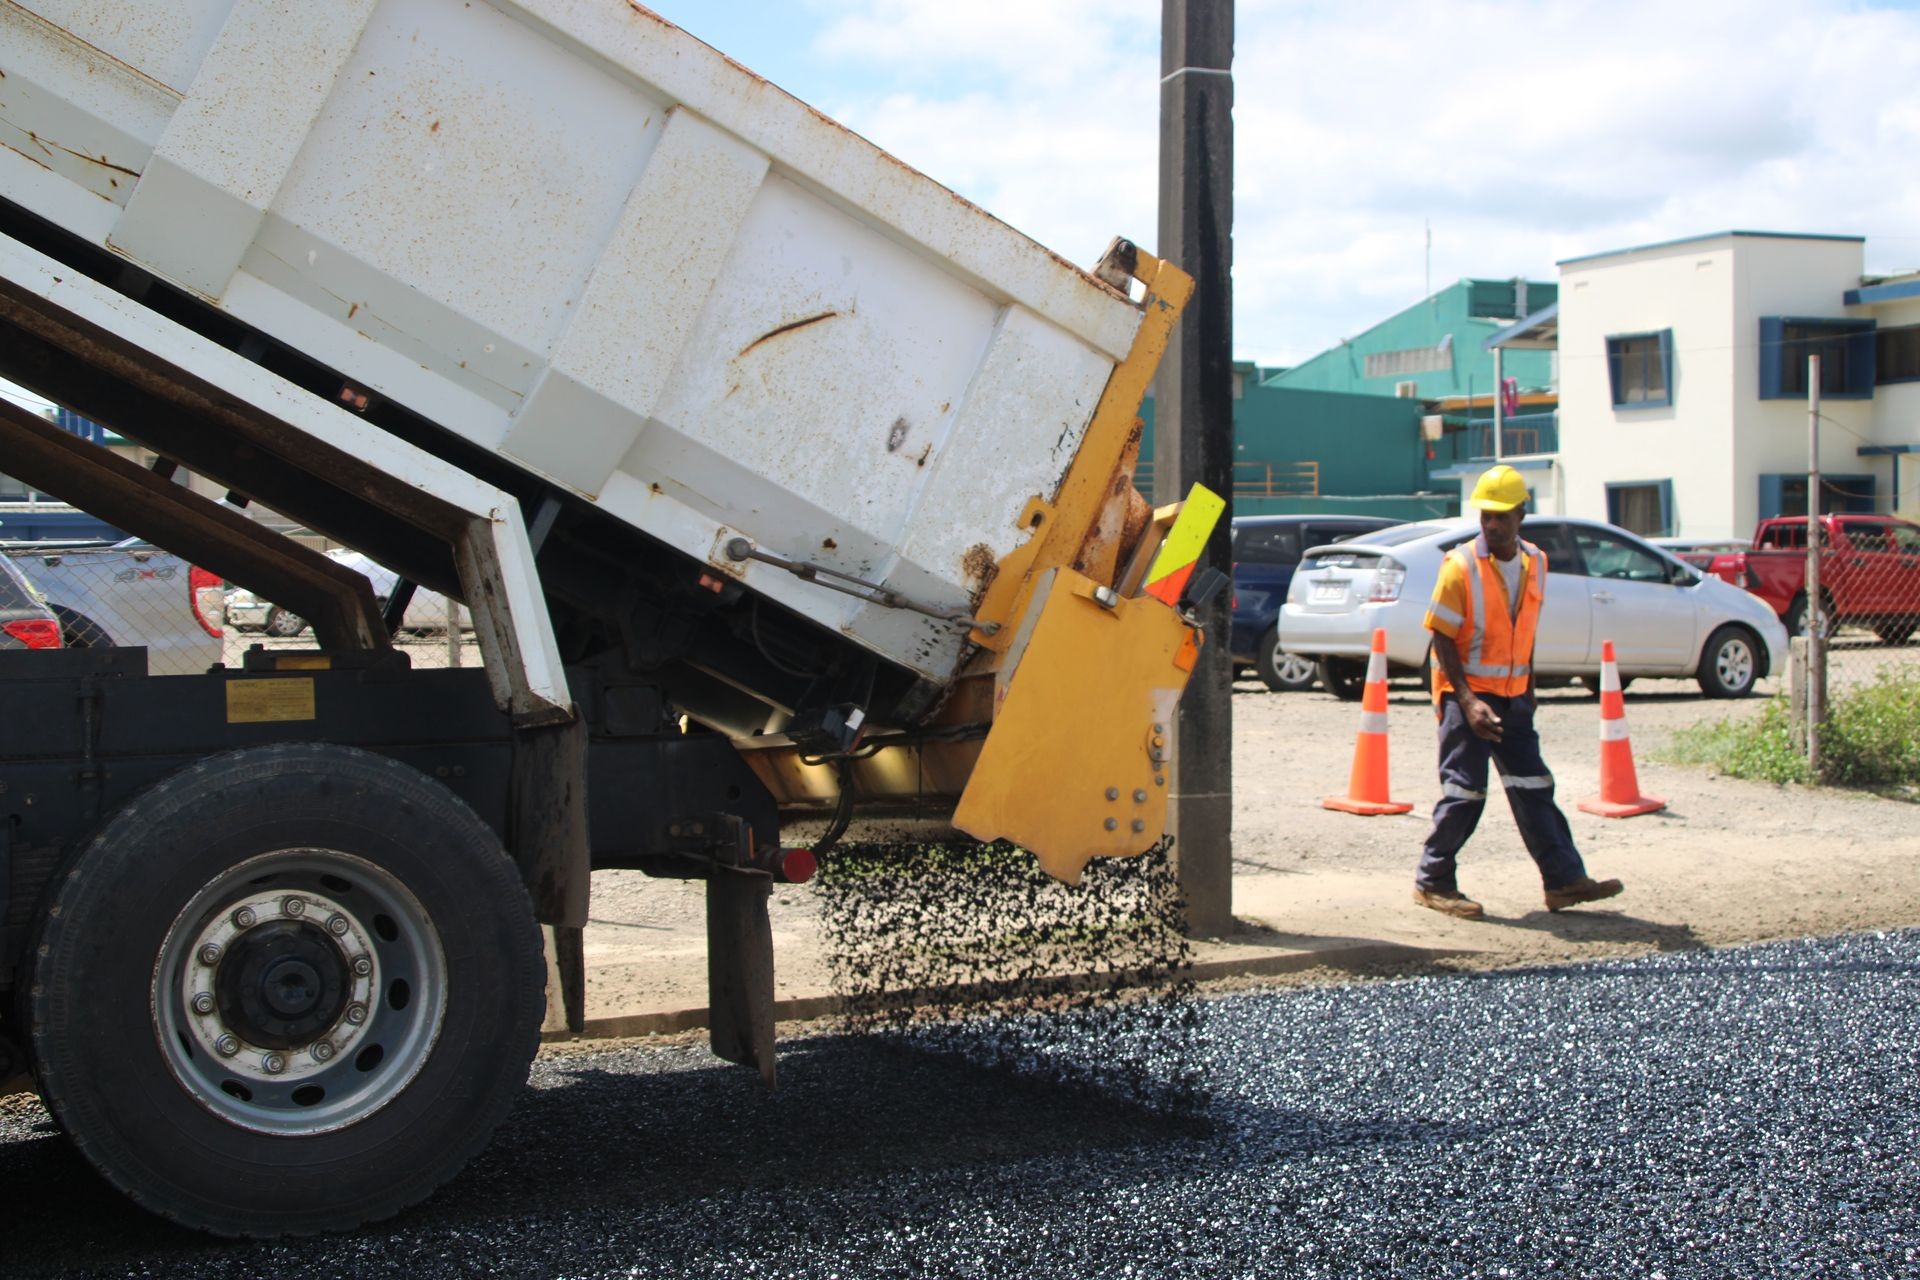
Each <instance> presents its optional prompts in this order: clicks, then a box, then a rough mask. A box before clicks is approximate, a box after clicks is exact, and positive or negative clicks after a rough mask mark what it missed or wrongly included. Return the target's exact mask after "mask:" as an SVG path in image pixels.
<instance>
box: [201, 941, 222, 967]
mask: <svg viewBox="0 0 1920 1280" xmlns="http://www.w3.org/2000/svg"><path fill="white" fill-rule="evenodd" d="M220 955H221V951H220V944H219V943H217V942H209V943H208V944H207V945H206V946H204V947H202V948H200V963H201V964H219V963H220Z"/></svg>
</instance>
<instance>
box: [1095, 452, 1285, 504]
mask: <svg viewBox="0 0 1920 1280" xmlns="http://www.w3.org/2000/svg"><path fill="white" fill-rule="evenodd" d="M1133 485H1134V488H1136V489H1138V490H1140V492H1141V493H1144V494H1147V495H1148V496H1152V494H1153V463H1151V462H1143V463H1141V464H1140V465H1139V466H1137V467H1136V468H1134V472H1133ZM1233 496H1234V497H1236V498H1317V497H1319V496H1320V463H1319V462H1318V461H1317V460H1315V461H1312V462H1236V463H1234V464H1233Z"/></svg>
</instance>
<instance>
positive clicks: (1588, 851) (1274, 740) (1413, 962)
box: [586, 647, 1920, 1029]
mask: <svg viewBox="0 0 1920 1280" xmlns="http://www.w3.org/2000/svg"><path fill="white" fill-rule="evenodd" d="M1915 660H1920V648H1915V647H1909V648H1907V649H1904V650H1879V651H1877V652H1876V654H1874V655H1871V656H1870V655H1868V654H1866V653H1864V652H1863V653H1861V654H1858V655H1855V659H1854V665H1853V668H1852V669H1853V671H1854V672H1855V673H1858V672H1859V671H1861V670H1863V669H1864V665H1866V664H1872V665H1886V664H1893V663H1900V664H1907V663H1911V662H1914V661H1915ZM1779 684H1780V682H1779V680H1778V679H1769V680H1766V681H1764V682H1762V685H1761V690H1762V693H1763V694H1771V693H1772V692H1774V691H1775V689H1777V688H1778V687H1779ZM1764 704H1765V698H1764V697H1754V698H1748V699H1744V700H1739V701H1731V702H1727V701H1714V700H1709V699H1707V698H1704V697H1702V696H1701V694H1700V691H1699V688H1698V686H1697V685H1695V684H1694V683H1693V682H1691V681H1680V680H1640V681H1636V682H1634V683H1633V685H1632V687H1631V688H1630V689H1629V690H1628V693H1627V717H1628V724H1629V728H1630V730H1631V733H1632V741H1633V744H1634V750H1635V756H1636V760H1637V761H1638V766H1639V775H1640V782H1641V789H1642V790H1643V791H1645V792H1648V793H1651V794H1653V795H1658V796H1661V797H1664V798H1665V799H1666V800H1667V801H1668V807H1667V809H1666V810H1664V811H1663V812H1661V813H1658V814H1653V815H1648V816H1643V817H1637V818H1632V819H1626V820H1609V819H1605V818H1599V817H1593V816H1590V815H1587V814H1584V813H1581V812H1579V811H1578V810H1577V809H1576V808H1575V807H1574V805H1575V801H1577V800H1578V799H1580V798H1582V797H1585V796H1591V795H1594V794H1596V793H1597V791H1598V790H1599V752H1598V730H1599V711H1598V705H1597V702H1596V701H1595V700H1594V699H1593V698H1592V697H1591V696H1589V695H1588V694H1587V693H1586V692H1585V691H1583V690H1581V689H1579V688H1567V689H1558V690H1546V691H1543V692H1542V694H1541V696H1540V714H1539V726H1540V731H1541V736H1542V739H1543V746H1544V750H1545V754H1546V757H1547V760H1548V762H1549V764H1550V765H1551V766H1552V767H1553V770H1554V772H1555V775H1556V776H1557V778H1558V780H1559V799H1560V802H1561V806H1562V808H1563V809H1565V810H1566V812H1567V816H1568V818H1569V820H1570V821H1571V823H1572V826H1573V832H1574V838H1575V840H1576V841H1577V843H1578V844H1579V846H1580V849H1581V851H1582V853H1583V854H1584V856H1585V858H1586V862H1587V866H1588V869H1589V871H1590V872H1591V873H1592V874H1594V875H1595V876H1618V877H1620V878H1621V879H1623V880H1625V881H1626V884H1627V891H1626V893H1625V894H1624V895H1623V896H1622V897H1620V898H1617V899H1614V900H1613V901H1611V902H1607V903H1603V904H1598V905H1597V906H1595V907H1594V908H1591V909H1588V910H1583V911H1570V912H1564V913H1559V914H1550V913H1548V912H1547V911H1546V910H1545V909H1544V904H1543V902H1542V899H1541V890H1540V882H1539V878H1538V875H1537V874H1536V872H1535V871H1534V868H1533V865H1532V862H1531V861H1530V860H1529V859H1528V857H1527V855H1526V852H1525V848H1524V846H1523V845H1522V844H1521V842H1520V837H1519V833H1518V831H1517V830H1516V829H1515V827H1514V824H1513V819H1512V816H1511V814H1510V813H1509V811H1508V810H1507V807H1506V805H1505V802H1504V799H1503V798H1502V797H1501V796H1500V795H1499V794H1497V792H1498V787H1497V786H1495V787H1494V788H1493V790H1494V792H1495V793H1496V794H1494V795H1492V796H1491V798H1490V802H1489V804H1488V807H1487V812H1486V817H1485V818H1484V819H1483V821H1482V823H1481V828H1480V830H1479V832H1478V833H1477V834H1476V835H1475V837H1474V839H1473V841H1472V842H1471V843H1470V844H1469V845H1468V846H1467V849H1466V851H1465V852H1464V853H1463V855H1462V859H1461V872H1460V875H1461V884H1462V887H1463V888H1464V889H1466V890H1467V891H1468V892H1470V893H1472V894H1473V895H1474V896H1476V897H1478V898H1479V899H1480V900H1481V901H1483V902H1484V903H1485V904H1486V907H1487V912H1488V918H1487V919H1486V920H1484V921H1474V922H1469V921H1460V920H1455V919H1451V918H1449V917H1445V916H1441V915H1437V914H1435V913H1433V912H1431V911H1427V910H1424V909H1421V908H1419V907H1416V906H1414V905H1413V904H1412V902H1411V901H1410V897H1411V887H1412V876H1413V867H1414V863H1415V861H1416V859H1417V857H1418V854H1419V848H1420V844H1421V841H1422V839H1423V838H1424V836H1425V834H1426V831H1427V827H1428V824H1429V821H1430V818H1431V814H1432V806H1433V804H1434V802H1435V801H1436V800H1437V799H1438V798H1439V784H1438V781H1437V779H1436V776H1435V755H1436V749H1435V742H1434V730H1433V723H1434V722H1433V714H1432V710H1431V704H1430V702H1429V700H1428V698H1427V696H1426V693H1425V691H1424V689H1423V688H1421V687H1420V686H1418V685H1416V684H1414V683H1412V682H1410V681H1396V682H1395V684H1394V685H1393V687H1392V693H1391V698H1390V709H1389V733H1390V739H1391V753H1392V756H1391V758H1392V779H1393V786H1392V790H1393V796H1394V798H1395V799H1403V800H1408V801H1411V802H1412V803H1413V804H1414V810H1413V812H1412V813H1410V814H1408V815H1406V816H1404V817H1382V818H1359V817H1353V816H1350V815H1348V814H1344V813H1337V812H1333V811H1330V810H1327V809H1324V808H1322V807H1321V803H1320V801H1321V799H1322V797H1324V796H1326V795H1328V794H1332V793H1338V792H1341V791H1344V789H1345V787H1346V782H1347V774H1348V769H1349V766H1350V763H1351V759H1352V750H1353V741H1354V733H1355V730H1356V729H1357V728H1358V720H1359V709H1358V704H1357V703H1348V702H1340V701H1337V700H1336V699H1334V698H1333V697H1331V696H1330V695H1328V694H1325V693H1322V692H1319V691H1314V692H1310V693H1294V694H1272V693H1268V692H1266V691H1265V690H1264V689H1263V688H1261V687H1260V686H1259V685H1258V684H1256V683H1252V682H1242V683H1241V684H1240V685H1238V686H1236V694H1235V697H1234V699H1233V716H1234V744H1235V745H1234V795H1235V808H1234V913H1235V916H1236V918H1237V920H1238V922H1239V927H1238V928H1237V929H1236V931H1235V932H1234V933H1233V934H1232V935H1231V936H1228V937H1225V938H1220V939H1214V940H1208V941H1204V942H1202V943H1201V944H1200V945H1199V946H1198V947H1197V956H1196V959H1197V962H1198V971H1199V973H1200V975H1201V976H1202V977H1203V978H1222V977H1229V976H1232V975H1236V974H1238V975H1247V976H1257V977H1259V978H1261V979H1262V980H1264V981H1273V980H1282V981H1286V980H1294V981H1316V980H1328V979H1333V978H1340V977H1344V976H1351V975H1356V974H1379V973H1399V972H1407V971H1409V970H1416V969H1421V968H1459V967H1467V968H1494V967H1505V966H1512V965H1525V964H1535V963H1547V962H1555V961H1561V960H1570V959H1596V958H1602V957H1609V956H1624V955H1637V954H1644V953H1649V952H1654V951H1679V950H1689V949H1697V948H1704V947H1718V946H1724V945H1728V944H1732V943H1737V942H1749V941H1760V940H1768V939H1778V938H1797V937H1803V936H1810V935H1824V934H1835V933H1845V932H1852V931H1859V930H1872V929H1879V928H1889V927H1900V926H1908V925H1915V924H1920V873H1916V869H1915V867H1916V861H1917V860H1920V810H1916V808H1915V806H1914V805H1912V804H1910V803H1907V802H1904V801H1900V800H1893V799H1883V798H1880V797H1876V796H1872V795H1865V794H1860V793H1851V792H1839V791H1830V790H1820V789H1812V788H1803V787H1779V786H1774V785H1771V784H1767V783H1757V782H1747V781H1742V780H1739V779H1734V778H1727V777H1721V776H1717V775H1716V774H1715V773H1713V772H1712V771H1710V770H1707V769H1704V768H1695V767H1681V766H1674V765H1667V764H1662V763H1659V762H1658V761H1657V760H1656V759H1655V756H1656V753H1657V752H1658V750H1659V749H1660V748H1661V747H1663V746H1664V745H1665V744H1666V743H1667V742H1668V741H1669V740H1670V738H1671V737H1672V735H1673V733H1674V732H1675V731H1676V730H1678V729H1680V728H1683V727H1685V726H1688V725H1692V724H1695V723H1698V722H1701V721H1703V720H1713V719H1718V718H1721V717H1726V716H1733V717H1753V716H1757V715H1759V713H1760V711H1761V709H1762V707H1763V706H1764ZM701 894H702V889H701V886H699V885H697V884H682V883H675V882H666V881H651V880H648V879H646V878H645V877H643V876H640V875H638V874H631V873H622V872H605V873H601V874H600V875H598V876H596V877H595V879H594V907H593V923H592V924H591V926H590V927H589V928H588V930H587V943H586V945H587V959H588V965H589V972H590V977H589V996H588V1015H589V1018H590V1019H593V1020H598V1021H599V1023H600V1025H602V1026H603V1027H610V1026H614V1027H617V1026H620V1025H623V1024H624V1025H627V1026H629V1027H631V1028H633V1029H642V1028H646V1027H649V1026H652V1025H656V1023H649V1022H648V1021H647V1020H646V1019H638V1020H631V1019H630V1018H629V1016H630V1015H636V1014H644V1013H649V1012H651V1013H656V1014H657V1013H660V1012H662V1011H672V1010H693V1009H697V1008H698V1007H700V1006H702V1005H704V1004H705V1003H706V989H705V981H706V970H705V958H704V957H705V938H704V934H703V932H702V919H703V916H702V896H701ZM817 923H818V899H817V898H816V897H815V896H814V891H813V890H812V889H811V888H810V887H807V886H800V887H782V888H780V889H778V890H776V893H775V905H774V929H775V935H776V936H775V946H776V955H777V967H778V990H779V995H780V996H781V997H782V998H783V999H784V1000H790V1001H791V1000H811V998H817V997H823V996H825V995H826V994H827V993H828V992H829V990H830V984H829V980H828V973H827V967H826V961H827V957H826V956H825V955H824V954H823V949H822V943H821V939H820V936H819V933H818V930H817ZM656 1022H657V1020H656Z"/></svg>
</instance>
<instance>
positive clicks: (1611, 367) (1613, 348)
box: [1607, 338, 1620, 408]
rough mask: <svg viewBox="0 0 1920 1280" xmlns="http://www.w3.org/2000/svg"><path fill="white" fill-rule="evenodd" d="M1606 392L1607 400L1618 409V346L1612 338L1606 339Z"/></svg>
mask: <svg viewBox="0 0 1920 1280" xmlns="http://www.w3.org/2000/svg"><path fill="white" fill-rule="evenodd" d="M1607 391H1608V396H1607V398H1608V400H1609V401H1610V402H1611V403H1612V404H1613V405H1614V407H1616V408H1618V407H1619V404H1620V344H1619V342H1618V341H1616V340H1615V339H1613V338H1608V339H1607Z"/></svg>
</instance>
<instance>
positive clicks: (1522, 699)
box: [1413, 466, 1622, 920]
mask: <svg viewBox="0 0 1920 1280" xmlns="http://www.w3.org/2000/svg"><path fill="white" fill-rule="evenodd" d="M1468 505H1470V506H1472V507H1474V508H1476V509H1477V510H1478V511H1479V512H1480V536H1479V537H1478V538H1476V539H1475V540H1474V541H1472V542H1469V543H1463V544H1462V545H1460V546H1458V547H1455V548H1454V549H1453V550H1452V551H1450V552H1448V553H1447V557H1446V559H1445V560H1444V561H1442V562H1441V565H1440V579H1439V581H1438V582H1436V583H1435V584H1434V587H1433V600H1432V602H1431V603H1429V604H1428V606H1427V618H1426V626H1427V630H1429V631H1431V632H1432V633H1433V703H1434V712H1435V714H1436V715H1437V716H1438V718H1439V721H1440V803H1439V804H1437V805H1435V806H1434V807H1433V831H1432V833H1431V834H1430V835H1428V836H1427V843H1426V848H1425V850H1424V851H1423V852H1422V854H1421V857H1420V869H1419V871H1418V872H1416V873H1415V875H1414V880H1413V885H1414V888H1413V900H1414V901H1415V902H1417V903H1419V904H1420V905H1421V906H1423V907H1431V908H1432V909H1433V910H1435V911H1442V912H1445V913H1446V914H1447V915H1450V916H1460V917H1462V918H1464V919H1468V920H1476V919H1479V918H1480V917H1481V916H1483V915H1485V914H1486V912H1485V910H1484V908H1482V907H1481V905H1480V904H1479V903H1478V902H1475V901H1474V900H1473V899H1472V898H1469V897H1467V896H1466V895H1465V894H1463V893H1461V892H1460V885H1459V883H1458V881H1457V879H1456V870H1455V864H1454V860H1455V858H1456V857H1458V855H1459V853H1460V847H1461V846H1462V845H1464V844H1465V843H1466V842H1467V837H1468V836H1471V835H1472V834H1473V829H1474V827H1475V826H1476V825H1477V824H1478V823H1479V821H1480V813H1481V811H1482V810H1483V809H1485V808H1486V807H1487V761H1488V760H1489V759H1491V760H1492V761H1493V762H1494V764H1495V765H1497V766H1498V767H1499V770H1500V780H1501V783H1502V784H1503V785H1504V786H1505V788H1506V792H1507V803H1508V804H1509V805H1511V806H1512V807H1513V820H1514V822H1515V823H1516V824H1517V825H1518V826H1519V828H1520V837H1521V839H1523V840H1525V841H1526V843H1527V852H1528V853H1530V854H1532V855H1533V860H1534V862H1535V863H1536V864H1538V866H1539V868H1540V879H1541V882H1542V884H1543V885H1544V886H1545V888H1546V895H1547V909H1548V910H1549V911H1563V910H1565V909H1566V908H1568V907H1571V906H1577V905H1578V904H1580V903H1583V902H1596V901H1598V900H1599V899H1601V898H1611V897H1613V896H1614V895H1615V894H1617V893H1619V892H1620V890H1621V887H1622V886H1621V884H1620V882H1619V881H1618V880H1595V879H1593V878H1592V877H1591V876H1589V875H1588V874H1587V869H1586V866H1585V864H1583V863H1582V862H1581V861H1580V851H1579V850H1577V849H1575V848H1574V847H1573V832H1572V831H1571V830H1569V829H1568V827H1567V819H1566V816H1565V815H1564V814H1562V813H1561V812H1560V808H1559V806H1558V805H1556V804H1554V802H1553V774H1552V772H1551V771H1549V770H1548V768H1547V764H1546V761H1544V760H1542V759H1541V758H1540V735H1539V734H1538V733H1536V732H1535V731H1534V727H1533V712H1534V693H1533V640H1534V634H1535V631H1536V629H1537V627H1538V625H1539V621H1540V603H1541V601H1542V600H1543V599H1545V597H1546V584H1547V557H1546V555H1545V553H1543V552H1542V551H1541V550H1540V548H1538V547H1536V546H1534V545H1533V544H1532V543H1530V542H1525V541H1522V540H1521V537H1520V520H1521V517H1522V516H1524V515H1525V514H1526V509H1527V483H1526V481H1525V480H1523V479H1522V478H1521V476H1520V473H1519V472H1518V471H1515V470H1514V469H1513V468H1512V467H1509V466H1497V467H1494V468H1493V469H1492V470H1490V471H1488V472H1487V473H1486V474H1485V475H1483V476H1481V477H1480V481H1479V483H1478V484H1476V485H1474V487H1473V497H1472V498H1471V499H1470V500H1469V502H1468Z"/></svg>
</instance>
